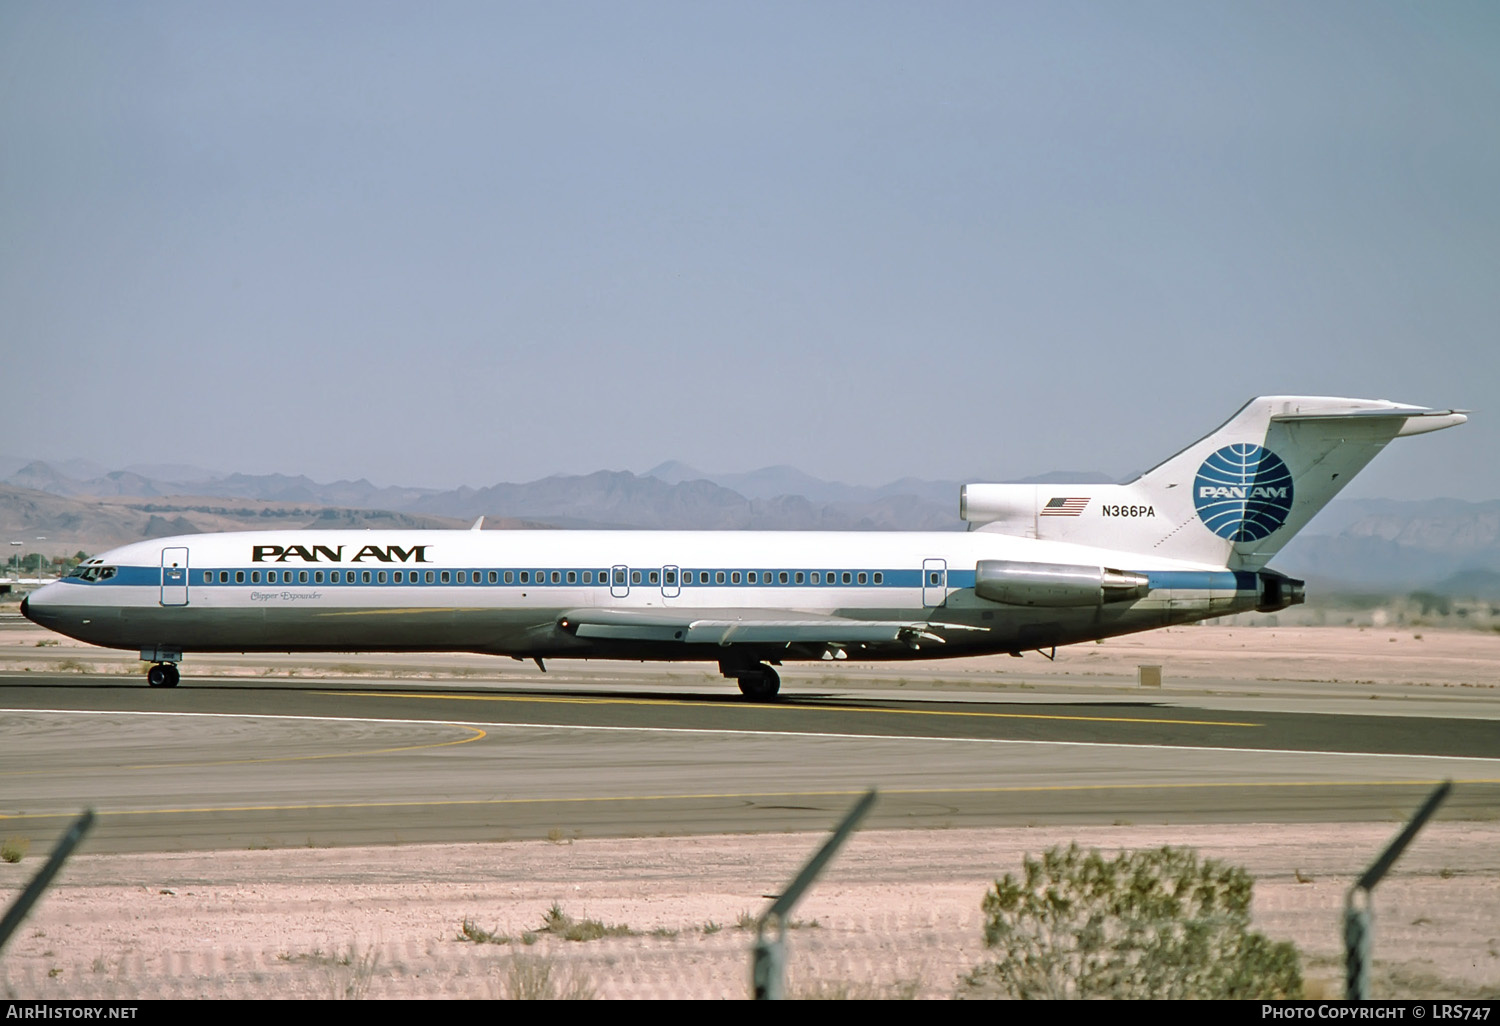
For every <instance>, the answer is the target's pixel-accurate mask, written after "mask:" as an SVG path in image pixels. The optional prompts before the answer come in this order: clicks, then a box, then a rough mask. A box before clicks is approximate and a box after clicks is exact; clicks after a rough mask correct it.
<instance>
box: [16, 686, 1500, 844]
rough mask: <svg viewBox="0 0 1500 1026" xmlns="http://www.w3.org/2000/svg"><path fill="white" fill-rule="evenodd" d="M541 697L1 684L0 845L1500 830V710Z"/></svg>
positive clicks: (925, 697)
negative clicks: (76, 834)
mask: <svg viewBox="0 0 1500 1026" xmlns="http://www.w3.org/2000/svg"><path fill="white" fill-rule="evenodd" d="M548 677H549V679H548V680H547V681H546V682H545V683H539V682H536V681H534V680H533V681H527V682H525V683H523V684H519V685H518V684H514V683H509V684H506V685H504V686H498V685H495V684H484V685H468V684H460V685H455V684H454V683H453V682H443V683H439V684H425V685H424V684H414V683H412V682H407V681H397V682H392V681H390V680H358V679H355V680H348V679H339V680H317V679H313V680H300V681H297V682H295V683H294V682H288V681H287V680H285V679H279V680H275V681H260V680H255V679H244V678H237V679H218V680H213V679H210V680H194V681H192V682H191V683H190V684H185V685H184V686H183V687H181V688H178V689H174V690H166V689H149V688H146V687H144V686H142V684H141V682H140V678H138V677H124V676H121V677H106V676H100V675H90V676H88V677H79V676H76V675H55V676H54V675H40V674H12V675H5V676H0V835H3V836H5V837H25V838H28V839H29V840H30V841H31V842H32V844H33V845H34V846H36V845H43V844H47V843H50V839H51V838H52V837H54V836H56V835H57V834H58V833H59V832H60V831H61V830H62V829H63V827H64V825H65V823H66V822H67V820H68V819H69V818H71V817H72V816H73V815H76V814H77V812H78V811H79V810H81V809H82V808H84V807H86V806H87V807H93V808H95V809H96V810H97V811H98V812H99V813H100V819H99V825H98V826H97V827H96V829H95V832H94V835H93V837H92V838H91V839H90V841H89V842H88V850H92V851H183V850H215V849H244V848H250V847H259V846H276V847H280V846H285V845H289V844H292V845H295V844H308V845H316V846H325V845H348V844H370V843H392V842H411V841H440V840H505V839H513V838H534V837H548V836H551V837H553V838H555V839H562V838H568V837H578V836H587V837H601V836H651V835H657V834H670V835H679V834H707V833H734V832H758V831H785V830H824V829H827V828H828V827H829V825H830V824H831V823H832V822H833V821H834V820H835V819H836V818H837V817H838V815H839V814H840V813H841V812H842V811H843V810H844V809H846V808H847V807H848V806H849V805H850V804H851V803H852V802H853V801H854V800H855V798H856V797H857V796H858V794H860V793H861V792H862V791H863V790H864V789H865V788H867V787H870V786H875V787H878V788H879V789H880V791H881V793H882V799H881V801H880V803H879V804H878V805H877V806H876V809H875V811H874V813H873V814H872V816H871V818H870V820H869V825H870V826H873V827H912V828H924V829H935V828H944V827H955V826H997V825H1025V824H1033V823H1034V824H1043V823H1096V824H1112V823H1130V824H1135V825H1145V824H1152V823H1161V824H1174V823H1186V822H1268V823H1275V822H1325V821H1327V822H1331V821H1356V820H1383V819H1395V818H1399V817H1402V816H1404V815H1406V814H1408V813H1409V812H1410V811H1411V809H1412V808H1414V807H1415V805H1416V804H1417V803H1418V802H1419V801H1420V800H1421V797H1422V796H1423V795H1424V794H1425V793H1426V792H1427V791H1428V790H1430V788H1431V786H1432V784H1433V783H1434V782H1436V781H1438V780H1442V779H1454V780H1455V781H1457V782H1458V786H1457V787H1456V788H1455V791H1454V794H1453V797H1452V798H1451V799H1450V801H1449V803H1448V804H1447V806H1446V807H1445V809H1444V812H1443V815H1445V816H1448V817H1452V818H1474V817H1487V816H1492V815H1493V814H1494V813H1495V811H1496V810H1497V809H1500V723H1497V719H1496V715H1495V704H1494V703H1484V704H1480V705H1475V706H1473V707H1472V708H1469V709H1468V710H1467V715H1462V716H1454V715H1451V714H1448V715H1445V716H1441V717H1440V716H1433V715H1424V714H1414V715H1403V714H1392V712H1391V711H1390V710H1389V709H1388V708H1385V707H1383V708H1382V710H1381V713H1382V714H1380V715H1370V714H1361V713H1359V712H1353V711H1349V707H1350V706H1351V705H1354V704H1355V703H1342V704H1340V703H1333V704H1329V703H1328V702H1326V701H1325V700H1323V699H1322V698H1320V697H1318V696H1316V695H1308V696H1304V697H1303V698H1302V699H1301V700H1298V699H1297V697H1296V696H1287V697H1284V698H1283V700H1282V701H1281V702H1279V703H1278V704H1279V705H1280V706H1285V708H1278V709H1275V710H1267V709H1265V708H1264V705H1265V702H1264V700H1263V699H1262V698H1261V696H1260V695H1259V693H1255V694H1247V695H1245V696H1244V700H1243V701H1242V702H1239V703H1237V702H1236V701H1234V699H1233V698H1232V697H1230V698H1226V696H1225V695H1224V694H1222V693H1216V694H1214V695H1207V694H1204V695H1201V696H1195V695H1194V694H1192V693H1191V691H1190V689H1189V690H1187V691H1184V690H1182V689H1178V690H1176V691H1174V693H1173V694H1171V695H1170V696H1166V695H1149V696H1148V695H1146V694H1141V696H1140V697H1134V696H1128V697H1127V696H1122V695H1120V694H1118V693H1117V692H1108V693H1102V694H1100V695H1098V696H1090V695H1089V694H1088V693H1087V692H1086V691H1085V692H1083V693H1080V691H1079V689H1077V688H1076V687H1075V688H1073V689H1071V690H1067V691H1065V692H1064V691H1060V692H1059V693H1058V694H1056V695H1049V694H1047V693H1046V692H1045V691H1041V692H1031V693H1028V694H1025V695H1017V694H1014V693H1008V694H989V695H978V696H976V695H971V694H967V693H966V694H964V695H962V696H953V695H946V696H944V695H941V694H938V693H930V694H928V693H920V692H919V693H915V694H907V693H899V694H898V693H894V692H893V690H892V689H890V688H884V689H882V688H879V687H865V688H855V689H852V690H842V689H838V690H830V689H817V688H812V687H801V688H797V689H795V690H794V692H793V693H791V694H789V695H787V697H786V699H785V700H784V701H782V702H780V703H777V704H774V705H769V706H761V705H753V704H749V703H746V702H744V701H742V700H740V699H739V697H738V696H737V695H731V694H730V693H728V691H727V690H726V689H724V688H713V689H710V688H707V687H694V688H675V689H672V690H669V691H668V690H663V689H661V688H659V687H654V686H652V683H651V680H650V677H649V674H639V673H638V674H635V675H631V676H629V677H627V678H625V679H624V680H623V681H616V680H610V679H605V680H604V681H603V682H602V683H601V681H600V679H599V678H598V677H597V676H591V675H590V674H589V673H588V672H587V671H581V672H576V673H569V672H567V671H564V672H561V673H559V672H556V671H554V673H552V674H549V675H548ZM1236 704H1241V705H1244V706H1246V708H1240V709H1237V708H1234V706H1235V705H1236ZM1415 711H1416V712H1417V713H1421V711H1422V707H1417V708H1416V710H1415Z"/></svg>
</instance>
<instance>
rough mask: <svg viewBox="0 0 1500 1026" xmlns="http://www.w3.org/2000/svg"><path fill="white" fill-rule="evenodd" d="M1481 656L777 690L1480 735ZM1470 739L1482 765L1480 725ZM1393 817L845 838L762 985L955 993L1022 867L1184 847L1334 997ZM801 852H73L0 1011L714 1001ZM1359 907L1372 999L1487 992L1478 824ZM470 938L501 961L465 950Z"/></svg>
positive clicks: (715, 842) (24, 943)
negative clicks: (1165, 711) (336, 1000)
mask: <svg viewBox="0 0 1500 1026" xmlns="http://www.w3.org/2000/svg"><path fill="white" fill-rule="evenodd" d="M44 640H50V639H49V638H48V637H46V636H44V635H42V634H41V633H40V632H37V633H36V636H32V634H31V633H29V632H28V629H26V628H24V627H22V628H15V629H8V630H6V631H5V632H0V672H5V673H13V674H18V675H19V674H24V673H27V672H43V671H56V670H58V669H59V668H64V669H75V670H77V672H80V673H83V672H88V671H89V670H91V669H98V670H109V671H114V670H117V669H118V668H121V667H125V666H132V665H133V661H132V660H128V659H122V654H121V653H107V652H101V651H99V650H97V649H88V648H86V647H84V646H74V645H73V644H72V643H70V642H67V641H62V642H61V643H60V644H57V645H45V646H38V645H37V642H38V641H44ZM125 655H128V654H125ZM1497 657H1500V635H1496V634H1495V633H1494V632H1489V631H1473V630H1470V631H1454V630H1433V629H1430V628H1428V629H1423V628H1420V627H1418V628H1415V629H1413V628H1410V627H1403V628H1401V629H1399V630H1397V629H1390V628H1380V629H1377V628H1373V627H1370V628H1364V629H1360V628H1305V627H1297V628H1267V627H1256V628H1249V627H1219V626H1205V627H1193V628H1181V629H1174V630H1170V631H1161V632H1156V633H1154V634H1147V635H1140V636H1136V637H1133V638H1123V639H1116V640H1114V641H1109V642H1106V643H1103V644H1099V645H1087V646H1077V647H1075V648H1073V649H1070V650H1062V651H1060V652H1059V653H1058V658H1057V661H1056V662H1047V661H1045V660H1041V659H1036V658H1033V657H1028V658H1027V659H1025V660H1015V659H1008V658H1005V657H999V658H994V659H981V660H966V661H963V662H961V663H959V662H955V663H927V664H907V665H903V666H901V667H897V668H892V667H858V666H850V667H840V668H838V670H837V671H830V670H827V669H826V668H822V667H819V668H814V669H812V670H809V671H807V674H806V675H799V673H798V672H789V673H788V674H786V681H787V687H788V688H789V689H790V688H795V687H796V686H798V681H799V680H801V681H802V682H803V683H804V684H817V685H818V686H823V685H824V684H826V681H825V679H824V678H825V677H827V676H828V675H829V674H830V673H834V672H837V673H847V674H849V675H850V677H851V678H858V679H859V680H860V683H861V686H870V687H875V688H881V689H890V690H899V689H905V688H918V687H920V688H922V689H924V690H928V689H932V690H938V691H941V690H944V689H949V690H960V691H967V690H969V689H989V688H998V689H1006V690H1014V691H1016V692H1017V693H1018V694H1019V693H1024V692H1027V691H1031V690H1037V691H1042V690H1045V691H1049V692H1056V693H1063V694H1066V693H1070V692H1074V691H1085V692H1091V693H1092V692H1095V691H1098V692H1100V693H1111V694H1112V693H1118V692H1124V691H1132V692H1133V693H1135V694H1139V693H1140V691H1141V689H1139V688H1138V686H1137V685H1136V684H1135V674H1136V668H1137V667H1138V666H1140V665H1160V666H1162V667H1163V686H1162V688H1161V689H1160V694H1161V697H1162V699H1163V700H1171V698H1172V696H1173V695H1174V693H1175V692H1178V691H1185V690H1188V689H1191V690H1192V691H1193V692H1194V693H1195V694H1197V695H1200V696H1201V695H1204V694H1207V695H1223V696H1225V697H1226V699H1227V700H1243V701H1256V700H1260V701H1264V700H1276V699H1277V696H1278V695H1280V694H1282V693H1283V691H1288V693H1289V691H1290V690H1292V689H1294V690H1295V691H1296V692H1297V693H1298V694H1301V695H1303V696H1307V695H1312V696H1314V697H1315V698H1317V697H1323V698H1327V699H1328V700H1330V701H1337V702H1343V701H1345V700H1348V701H1353V700H1359V701H1362V702H1368V703H1370V705H1371V706H1372V707H1375V708H1379V709H1380V710H1381V711H1383V712H1391V713H1396V714H1399V713H1401V712H1402V711H1403V710H1406V709H1410V710H1411V711H1413V712H1418V711H1420V714H1421V715H1455V716H1480V717H1484V718H1487V719H1495V718H1496V712H1495V710H1496V707H1497V705H1500V692H1497V688H1500V658H1497ZM68 661H71V664H72V665H71V666H69V665H66V664H67V663H68ZM200 665H203V666H206V665H211V666H212V669H211V671H208V672H212V673H213V674H215V675H220V674H232V673H245V674H256V675H264V674H274V675H288V676H289V675H300V676H317V675H319V674H325V673H329V674H338V673H342V672H354V670H353V668H354V667H356V666H357V668H358V669H359V671H360V672H377V671H378V672H383V673H388V674H391V675H394V676H401V677H408V676H409V677H416V678H431V679H434V680H442V679H446V678H462V679H466V680H470V681H473V680H474V679H475V677H476V675H481V674H485V673H487V672H488V671H487V670H486V669H485V668H486V667H493V666H494V665H495V662H494V661H493V660H486V659H485V658H484V657H477V656H442V657H393V658H390V659H374V658H369V657H338V658H337V659H332V658H330V659H329V660H327V661H322V660H318V659H309V658H308V657H301V656H297V657H273V658H264V659H263V658H261V657H228V656H226V657H214V658H213V659H212V660H205V661H204V662H203V663H202V664H200ZM516 665H518V664H509V663H506V664H502V666H501V668H500V669H501V671H502V675H501V676H500V677H499V678H498V680H499V681H500V682H501V683H504V682H506V681H508V680H514V679H516V677H515V675H514V673H513V672H512V671H511V667H512V666H516ZM929 668H930V669H929ZM185 669H186V667H185ZM653 672H655V673H658V674H664V673H669V674H674V675H685V676H686V677H687V679H691V680H693V681H702V680H709V679H715V680H716V679H717V678H716V677H710V676H706V675H702V674H700V672H699V671H698V670H696V669H694V670H684V669H683V668H680V667H672V668H655V669H654V670H653V668H651V667H638V668H635V669H634V670H632V671H631V673H632V674H639V675H641V677H640V679H642V680H645V679H647V677H648V676H649V675H651V674H652V673H653ZM11 679H14V678H11ZM554 681H555V678H554ZM1430 710H1437V711H1436V712H1432V711H1430ZM1496 738H1497V743H1496V754H1497V755H1500V727H1497V734H1496ZM1410 811H1411V810H1404V809H1394V808H1393V809H1392V810H1391V811H1390V816H1389V818H1388V819H1387V820H1385V821H1382V822H1376V823H1357V824H1341V825H1336V826H1320V825H1286V824H1260V823H1246V824H1230V825H1171V824H1143V823H1142V824H1126V823H1120V824H1112V823H1111V822H1110V821H1109V820H1108V819H1107V817H1106V816H1101V823H1100V825H1097V826H1036V827H1027V828H995V829H955V830H946V831H921V832H918V831H891V830H881V831H869V832H863V833H859V834H856V835H855V837H854V838H853V839H852V840H851V841H850V843H849V844H848V846H847V847H846V848H845V849H844V850H843V851H842V852H841V853H840V854H839V855H838V856H837V857H836V858H835V860H834V861H833V863H832V864H831V866H830V867H829V869H828V871H827V873H826V875H825V876H824V878H823V879H821V880H820V881H819V882H818V883H817V884H816V885H815V886H814V887H813V888H812V890H811V891H810V892H809V894H808V895H807V897H806V898H805V899H804V900H803V901H802V903H801V904H800V905H799V906H798V907H797V909H796V910H795V912H794V914H793V922H792V927H793V928H792V929H790V930H789V931H788V933H787V943H788V946H789V953H788V959H787V965H788V982H789V990H790V992H791V993H792V995H793V996H802V997H840V996H847V997H924V998H944V997H951V996H955V995H956V994H957V993H958V990H959V986H958V982H959V979H960V977H961V975H962V974H963V973H964V972H966V971H967V970H969V969H971V968H973V967H974V966H977V965H979V964H981V963H983V961H984V959H985V950H984V947H983V943H982V935H981V928H982V917H981V914H980V909H979V906H980V901H981V899H982V897H983V894H984V892H985V889H986V888H987V887H988V886H989V885H990V884H991V883H992V882H993V880H994V879H995V878H996V877H997V876H1000V875H1003V874H1005V873H1007V872H1019V870H1020V866H1021V859H1022V857H1023V856H1024V855H1025V854H1027V853H1031V854H1036V853H1040V852H1041V851H1042V850H1044V849H1046V848H1047V847H1049V846H1051V845H1054V844H1066V843H1068V842H1071V841H1075V840H1076V841H1078V842H1079V843H1080V844H1083V845H1085V846H1097V847H1099V848H1101V849H1104V850H1107V851H1115V850H1122V849H1138V848H1149V847H1158V846H1161V845H1164V844H1171V845H1181V846H1191V847H1193V848H1196V849H1197V850H1198V851H1199V852H1200V854H1202V855H1203V856H1207V857H1213V858H1219V859H1223V860H1226V861H1228V862H1232V863H1235V864H1238V865H1242V866H1245V867H1246V868H1247V869H1249V870H1250V871H1251V873H1252V874H1253V875H1254V877H1255V879H1256V890H1255V904H1254V909H1255V922H1256V927H1257V928H1258V929H1260V930H1262V931H1263V932H1265V933H1266V934H1267V935H1268V936H1270V937H1272V938H1274V939H1278V940H1291V941H1294V942H1295V943H1296V944H1297V946H1298V948H1299V950H1300V951H1301V953H1302V957H1303V970H1304V975H1305V977H1306V979H1307V984H1308V992H1309V994H1310V996H1330V997H1332V996H1339V995H1340V994H1341V992H1342V948H1341V941H1340V936H1341V926H1340V923H1341V920H1340V914H1341V910H1342V908H1343V905H1344V901H1345V896H1346V892H1347V890H1348V888H1349V886H1350V884H1351V883H1352V881H1353V880H1354V879H1355V877H1357V875H1358V874H1359V873H1360V872H1361V871H1362V870H1363V869H1364V867H1365V866H1366V865H1367V864H1368V863H1369V862H1370V860H1371V859H1373V858H1374V856H1375V855H1376V854H1377V853H1378V852H1379V850H1380V849H1381V848H1382V847H1383V846H1384V845H1385V844H1386V843H1387V842H1388V841H1389V840H1390V839H1391V838H1392V837H1393V836H1394V835H1395V833H1396V832H1397V830H1398V829H1399V825H1400V820H1401V818H1402V817H1403V816H1404V815H1407V814H1409V812H1410ZM4 830H5V827H4V823H3V820H0V833H3V832H4ZM821 841H822V837H821V835H818V834H777V835H717V836H695V837H653V838H623V839H614V838H589V837H571V836H558V837H556V838H554V839H553V840H551V841H515V842H508V843H494V844H464V845H395V846H387V847H378V848H334V849H281V850H246V851H243V852H236V853H224V852H220V853H214V854H204V853H195V852H166V853H159V854H144V855H142V854H137V855H91V854H88V853H87V851H86V849H85V851H84V853H82V854H80V855H77V856H75V857H74V858H73V859H72V860H71V861H70V862H69V863H68V865H67V866H66V867H65V869H64V871H63V873H62V875H61V877H60V878H59V881H58V882H57V884H56V885H55V886H54V888H53V889H52V890H51V891H50V892H49V893H48V894H47V895H46V896H45V897H44V899H43V900H42V902H41V903H40V904H39V905H38V907H37V908H36V909H35V910H34V911H33V913H32V915H31V916H30V918H29V919H28V920H27V921H26V922H25V923H24V924H23V925H22V927H21V929H20V930H19V931H18V933H17V934H16V935H15V936H14V937H13V938H12V939H11V941H10V942H9V944H8V946H7V948H6V949H5V951H4V952H3V953H0V994H3V995H4V996H7V997H19V998H33V997H37V998H44V997H45V998H86V997H114V998H124V999H132V998H162V997H165V998H197V997H206V998H222V997H286V998H293V997H323V998H327V997H360V996H368V997H414V998H428V997H431V998H437V997H457V998H479V997H507V996H532V995H537V994H540V995H550V996H595V997H666V998H739V997H744V996H746V994H747V993H748V979H749V959H750V946H751V943H752V941H753V939H754V933H753V929H752V928H750V924H751V923H752V921H753V920H754V918H755V917H756V916H757V915H758V914H759V913H760V912H761V911H763V910H764V909H765V907H766V906H767V905H768V904H769V898H768V896H772V895H775V894H776V893H778V892H779V890H780V889H781V888H782V887H783V886H784V885H785V884H786V883H787V882H788V881H789V880H790V879H791V877H792V876H793V875H794V874H795V872H796V871H797V869H798V867H799V866H800V864H801V863H802V861H804V860H805V859H806V858H807V857H809V856H810V855H811V854H812V852H813V851H814V850H816V848H817V847H818V845H819V844H820V843H821ZM50 843H51V841H50V839H44V838H34V839H31V846H30V849H29V851H28V853H27V855H26V857H24V858H22V859H21V860H20V861H19V862H16V863H14V864H12V863H4V862H0V894H3V895H5V896H6V897H5V898H3V899H0V900H6V901H8V900H9V896H10V895H14V894H15V893H17V892H18V891H19V890H20V888H21V887H22V886H23V885H24V883H25V881H26V880H28V879H29V878H30V877H31V875H32V874H33V873H34V872H35V871H36V869H37V868H38V867H39V865H40V860H41V857H42V855H43V854H44V851H45V848H46V847H47V846H49V845H50ZM554 907H555V908H557V909H559V910H561V911H562V912H563V913H565V914H566V915H568V916H570V917H572V918H573V919H574V920H584V919H592V920H597V921H598V922H600V923H601V924H603V925H605V926H609V927H615V928H617V930H616V935H613V936H605V937H603V938H601V939H597V940H589V941H571V940H566V939H563V938H562V937H561V936H558V935H556V934H555V933H553V932H550V931H548V930H547V929H546V928H545V917H546V914H547V912H548V910H549V909H552V908H554ZM1374 910H1375V922H1376V932H1375V945H1374V958H1375V972H1374V976H1373V992H1374V996H1376V997H1431V998H1460V997H1473V998H1478V997H1489V998H1495V997H1500V809H1497V810H1495V816H1494V818H1488V817H1481V818H1480V819H1479V820H1477V821H1476V820H1468V821H1455V820H1442V821H1438V822H1434V823H1433V824H1431V825H1429V827H1428V828H1427V829H1426V830H1425V831H1424V832H1423V833H1422V834H1421V835H1420V836H1419V837H1418V839H1417V841H1416V842H1415V843H1414V844H1413V846H1412V847H1411V848H1410V849H1409V850H1408V852H1407V853H1406V855H1405V856H1404V857H1403V858H1402V859H1401V861H1400V862H1398V863H1397V865H1396V867H1395V869H1394V870H1393V872H1392V874H1391V876H1390V877H1389V878H1388V879H1387V880H1386V881H1385V882H1383V883H1382V884H1381V886H1380V887H1379V889H1378V890H1377V892H1376V895H1375V899H1374ZM466 923H467V924H468V928H467V930H466ZM487 935H488V936H490V938H491V940H493V941H503V942H499V943H496V942H483V943H481V942H480V941H481V940H484V939H485V937H486V936H487Z"/></svg>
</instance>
